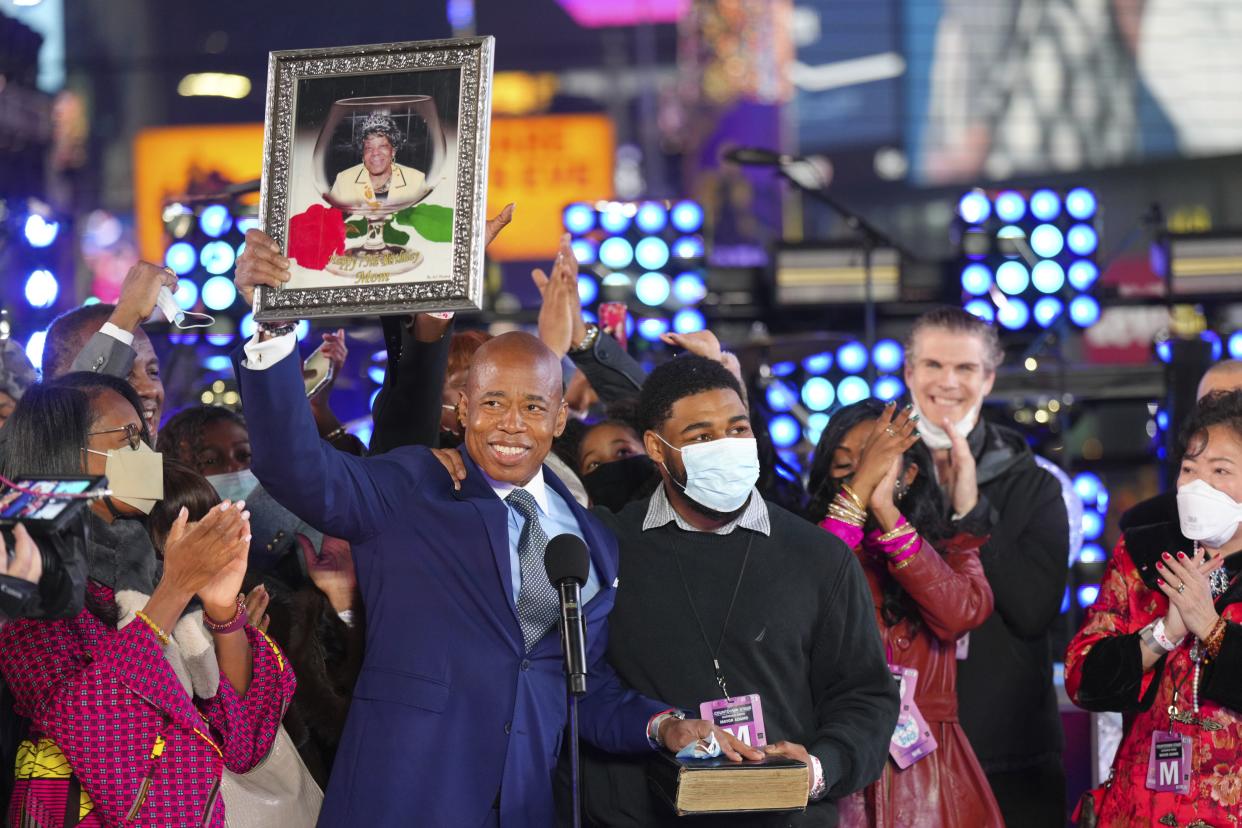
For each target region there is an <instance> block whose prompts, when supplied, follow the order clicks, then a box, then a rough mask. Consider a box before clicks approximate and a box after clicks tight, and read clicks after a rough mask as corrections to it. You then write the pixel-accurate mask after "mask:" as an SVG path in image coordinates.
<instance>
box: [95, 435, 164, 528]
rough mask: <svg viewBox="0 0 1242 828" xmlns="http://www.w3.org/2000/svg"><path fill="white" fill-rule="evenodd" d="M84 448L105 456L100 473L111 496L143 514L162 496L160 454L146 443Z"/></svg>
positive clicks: (161, 457)
mask: <svg viewBox="0 0 1242 828" xmlns="http://www.w3.org/2000/svg"><path fill="white" fill-rule="evenodd" d="M87 451H88V452H90V453H91V454H99V455H102V456H104V457H106V458H108V459H107V461H106V462H105V465H104V474H105V475H107V477H108V488H109V489H110V490H111V491H112V497H114V498H115V499H117V500H119V501H121V502H122V503H127V504H129V505H130V506H133V507H134V508H135V509H137V510H138V511H140V512H142V513H143V514H144V515H149V514H151V510H152V509H153V508H155V504H156V502H157V501H160V500H163V499H164V455H163V454H160V453H159V452H156V451H152V450H151V447H150V446H148V445H147V444H146V443H144V442H139V443H138V445H137V446H136V447H135V448H130V447H129V446H125V447H123V448H118V449H112V450H111V451H95V450H94V449H87Z"/></svg>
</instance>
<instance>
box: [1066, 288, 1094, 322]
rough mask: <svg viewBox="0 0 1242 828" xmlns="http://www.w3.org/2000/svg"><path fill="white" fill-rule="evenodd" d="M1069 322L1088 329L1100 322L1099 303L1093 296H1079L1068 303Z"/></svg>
mask: <svg viewBox="0 0 1242 828" xmlns="http://www.w3.org/2000/svg"><path fill="white" fill-rule="evenodd" d="M1069 315H1070V320H1071V321H1072V322H1073V323H1074V324H1075V325H1077V326H1078V327H1080V328H1090V327H1091V326H1092V325H1094V324H1095V323H1096V322H1099V321H1100V303H1099V302H1097V301H1096V300H1095V297H1094V296H1087V295H1086V294H1081V295H1079V296H1075V297H1074V298H1073V299H1071V300H1070V303H1069Z"/></svg>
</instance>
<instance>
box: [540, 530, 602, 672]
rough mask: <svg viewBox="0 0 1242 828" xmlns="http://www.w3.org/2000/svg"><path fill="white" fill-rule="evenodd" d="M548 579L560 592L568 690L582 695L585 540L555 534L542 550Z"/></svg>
mask: <svg viewBox="0 0 1242 828" xmlns="http://www.w3.org/2000/svg"><path fill="white" fill-rule="evenodd" d="M543 566H544V569H546V570H547V572H548V580H549V581H551V582H552V584H553V585H554V586H555V587H556V588H557V590H559V591H560V593H561V646H562V649H563V650H564V652H565V674H566V675H567V676H568V677H569V692H570V693H572V694H573V695H575V696H583V695H586V676H587V666H586V625H585V624H584V623H583V620H582V607H581V604H582V585H583V584H585V583H586V579H587V575H588V574H590V572H591V556H590V554H589V553H588V552H587V546H586V543H585V542H584V541H583V540H582V538H580V537H578V536H576V535H568V534H566V535H557V536H556V537H554V538H553V539H552V540H550V541H548V548H547V549H546V550H545V551H544V553H543Z"/></svg>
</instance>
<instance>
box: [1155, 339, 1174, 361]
mask: <svg viewBox="0 0 1242 828" xmlns="http://www.w3.org/2000/svg"><path fill="white" fill-rule="evenodd" d="M1156 359H1158V360H1160V361H1161V362H1163V363H1165V364H1166V365H1167V364H1168V363H1169V360H1171V359H1173V343H1171V342H1169V340H1167V339H1162V340H1160V341H1159V342H1157V343H1156Z"/></svg>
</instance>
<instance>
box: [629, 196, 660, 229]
mask: <svg viewBox="0 0 1242 828" xmlns="http://www.w3.org/2000/svg"><path fill="white" fill-rule="evenodd" d="M634 223H635V224H637V225H638V229H639V230H642V231H643V232H644V233H659V232H660V231H661V230H663V229H664V228H665V227H666V226H667V225H668V211H667V210H665V209H664V205H663V204H660V203H659V202H656V201H644V202H643V203H642V204H640V205H639V206H638V212H637V213H636V214H635V215H634Z"/></svg>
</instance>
